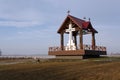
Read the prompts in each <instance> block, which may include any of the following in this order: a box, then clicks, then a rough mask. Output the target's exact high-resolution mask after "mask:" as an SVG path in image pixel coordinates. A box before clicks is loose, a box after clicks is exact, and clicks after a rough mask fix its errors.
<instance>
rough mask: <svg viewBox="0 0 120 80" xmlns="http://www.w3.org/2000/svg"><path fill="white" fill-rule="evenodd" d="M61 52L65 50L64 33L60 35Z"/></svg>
mask: <svg viewBox="0 0 120 80" xmlns="http://www.w3.org/2000/svg"><path fill="white" fill-rule="evenodd" d="M60 41H61V42H60V43H61V50H64V33H61V34H60Z"/></svg>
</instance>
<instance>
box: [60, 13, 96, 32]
mask: <svg viewBox="0 0 120 80" xmlns="http://www.w3.org/2000/svg"><path fill="white" fill-rule="evenodd" d="M69 19H70V20H72V21H73V23H75V24H76V25H77V26H78V27H79V28H82V29H91V31H92V32H95V33H98V32H97V31H96V30H95V29H94V28H93V27H92V25H91V23H90V21H85V20H82V19H79V18H76V17H74V16H71V15H68V16H67V17H66V19H65V20H64V22H63V24H62V25H61V27H60V28H59V30H58V33H60V32H61V30H62V29H64V28H63V27H65V24H66V22H67V21H68V20H69Z"/></svg>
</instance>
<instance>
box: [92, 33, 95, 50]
mask: <svg viewBox="0 0 120 80" xmlns="http://www.w3.org/2000/svg"><path fill="white" fill-rule="evenodd" d="M95 46H96V43H95V33H94V32H92V49H93V50H95Z"/></svg>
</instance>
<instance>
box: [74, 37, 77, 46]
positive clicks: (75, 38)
mask: <svg viewBox="0 0 120 80" xmlns="http://www.w3.org/2000/svg"><path fill="white" fill-rule="evenodd" d="M74 41H75V46H76V48H77V35H74Z"/></svg>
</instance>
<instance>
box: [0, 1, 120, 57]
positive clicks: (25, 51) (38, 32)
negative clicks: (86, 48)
mask: <svg viewBox="0 0 120 80" xmlns="http://www.w3.org/2000/svg"><path fill="white" fill-rule="evenodd" d="M119 8H120V0H0V48H1V50H2V52H3V53H2V54H3V55H36V54H48V53H47V52H48V47H49V46H59V43H60V41H59V34H57V30H58V28H59V27H60V25H61V24H62V22H63V21H64V19H65V18H66V16H67V11H68V10H70V11H71V13H70V14H71V15H73V16H75V17H78V18H81V19H83V17H86V18H87V19H88V18H89V17H90V18H91V22H92V25H93V27H94V28H95V29H96V30H97V31H98V34H96V42H97V43H96V44H97V45H102V46H106V47H107V50H108V53H111V52H114V53H116V52H120V43H119V41H120V36H119V35H120V9H119ZM66 37H68V36H66ZM66 39H67V38H66ZM65 41H66V42H67V40H65ZM84 43H86V44H91V35H88V36H84ZM65 44H66V43H65Z"/></svg>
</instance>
